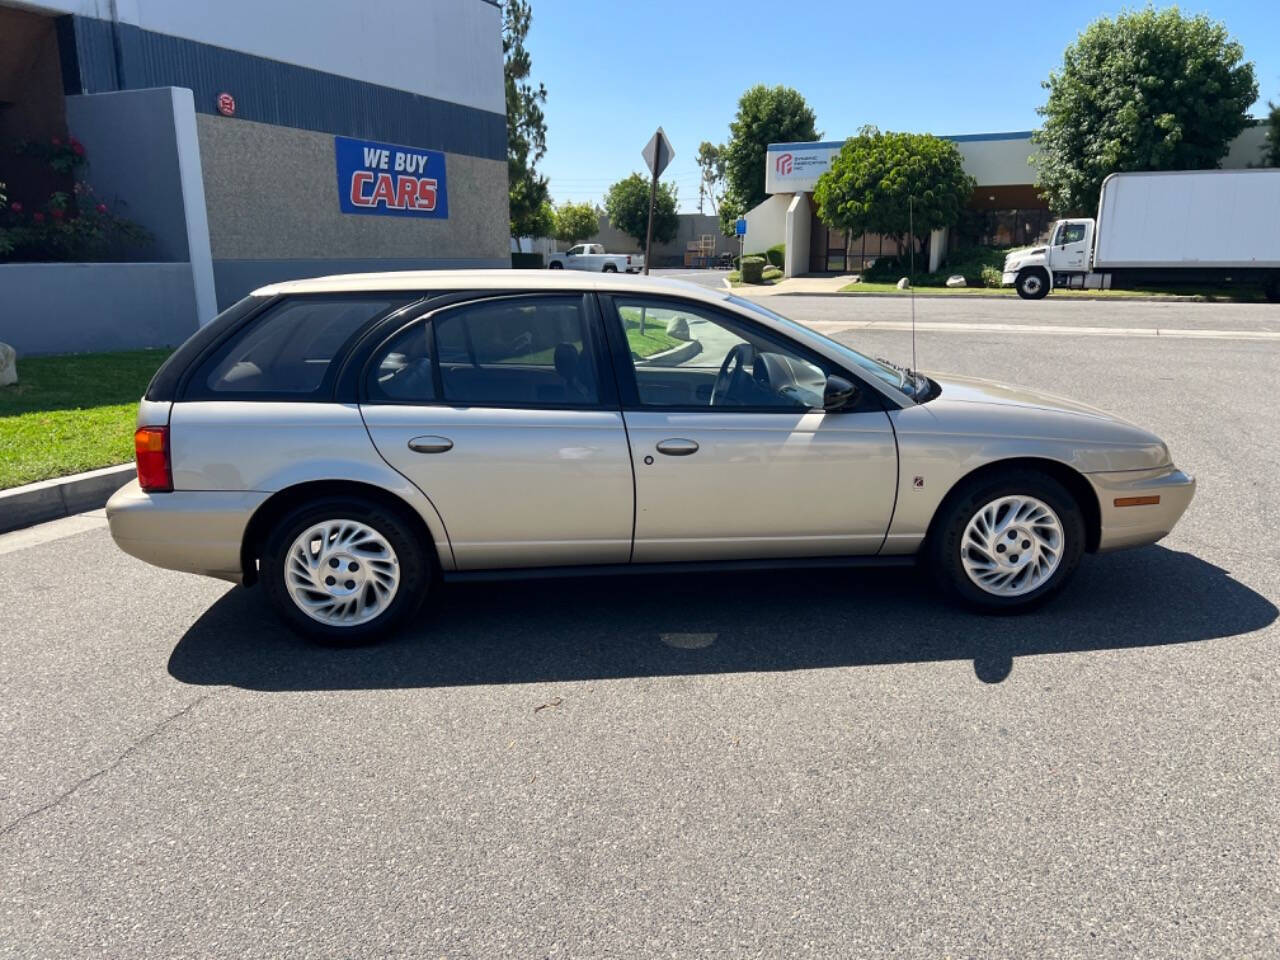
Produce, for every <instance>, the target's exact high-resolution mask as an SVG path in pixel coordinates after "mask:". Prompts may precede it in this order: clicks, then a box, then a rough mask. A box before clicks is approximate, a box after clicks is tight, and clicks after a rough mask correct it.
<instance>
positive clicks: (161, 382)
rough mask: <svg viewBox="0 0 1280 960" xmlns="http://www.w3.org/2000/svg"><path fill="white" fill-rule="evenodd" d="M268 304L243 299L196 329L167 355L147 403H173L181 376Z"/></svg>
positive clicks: (148, 394) (150, 388)
mask: <svg viewBox="0 0 1280 960" xmlns="http://www.w3.org/2000/svg"><path fill="white" fill-rule="evenodd" d="M266 302H267V298H266V297H245V298H244V299H243V300H241V301H240V302H239V303H235V304H232V305H231V306H230V307H228V308H227V309H226V310H223V311H222V312H221V313H220V314H218V315H217V316H216V317H214V318H213V319H212V320H210V321H209V322H208V323H206V324H205V325H204V326H203V327H201V328H200V329H198V330H197V331H196V332H195V333H193V334H192V335H191V336H190V337H188V338H187V340H186V342H185V343H183V344H182V346H180V347H179V348H178V349H177V350H175V351H174V352H173V353H171V354H169V359H167V360H166V361H165V362H164V363H162V364H161V365H160V369H159V370H157V371H156V375H155V376H154V377H152V378H151V383H150V384H149V385H148V386H147V399H148V400H172V399H174V397H176V396H177V393H178V382H179V381H180V380H181V379H182V375H183V374H184V373H186V372H187V370H189V369H190V368H191V365H192V364H194V363H195V362H196V361H197V360H199V359H200V355H201V354H202V353H204V352H205V350H207V349H209V348H210V347H212V346H213V345H214V344H215V343H217V342H218V341H219V340H220V339H222V336H223V334H225V333H227V331H229V330H232V329H234V328H235V327H237V326H239V325H240V323H241V322H243V321H244V319H245V318H246V317H248V316H249V314H251V313H253V311H255V310H257V309H258V308H259V307H261V306H262V305H263V304H264V303H266Z"/></svg>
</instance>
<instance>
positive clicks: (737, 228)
mask: <svg viewBox="0 0 1280 960" xmlns="http://www.w3.org/2000/svg"><path fill="white" fill-rule="evenodd" d="M733 232H734V235H735V236H738V237H745V236H746V235H747V218H746V217H739V218H738V219H737V222H736V223H734V225H733Z"/></svg>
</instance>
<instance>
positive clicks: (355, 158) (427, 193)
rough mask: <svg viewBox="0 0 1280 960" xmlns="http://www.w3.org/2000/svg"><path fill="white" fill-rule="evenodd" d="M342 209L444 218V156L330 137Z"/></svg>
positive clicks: (446, 202)
mask: <svg viewBox="0 0 1280 960" xmlns="http://www.w3.org/2000/svg"><path fill="white" fill-rule="evenodd" d="M333 152H334V156H335V158H336V159H337V163H338V205H339V206H340V208H341V209H342V212H343V213H364V214H373V215H376V216H381V217H434V218H435V219H438V220H445V219H448V216H449V192H448V189H447V188H446V185H445V171H444V154H443V153H441V152H440V151H439V150H422V149H420V148H418V147H401V146H397V145H396V144H394V143H377V142H376V141H373V140H353V139H352V138H351V137H334V138H333Z"/></svg>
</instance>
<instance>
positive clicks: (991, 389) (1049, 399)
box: [930, 373, 1132, 426]
mask: <svg viewBox="0 0 1280 960" xmlns="http://www.w3.org/2000/svg"><path fill="white" fill-rule="evenodd" d="M930 376H932V377H933V379H934V380H936V381H937V382H938V384H939V385H940V386H941V387H942V397H941V399H944V400H948V401H952V402H955V403H985V404H995V405H997V406H1002V407H1024V408H1027V409H1030V410H1045V411H1055V412H1059V413H1075V414H1080V415H1081V416H1086V417H1097V418H1098V419H1100V420H1110V421H1113V422H1115V423H1125V424H1126V425H1128V426H1132V424H1128V423H1127V421H1124V420H1121V419H1120V418H1119V417H1117V416H1114V415H1112V414H1110V413H1107V412H1106V411H1105V410H1099V409H1098V408H1097V407H1092V406H1090V405H1089V404H1087V403H1081V402H1080V401H1078V400H1071V399H1069V398H1068V397H1059V396H1056V395H1054V394H1052V393H1044V392H1042V391H1039V390H1030V389H1028V388H1026V387H1016V386H1013V385H1012V384H1008V383H999V382H997V381H995V380H982V379H979V378H978V377H960V376H955V375H953V374H949V373H942V374H937V375H933V374H930Z"/></svg>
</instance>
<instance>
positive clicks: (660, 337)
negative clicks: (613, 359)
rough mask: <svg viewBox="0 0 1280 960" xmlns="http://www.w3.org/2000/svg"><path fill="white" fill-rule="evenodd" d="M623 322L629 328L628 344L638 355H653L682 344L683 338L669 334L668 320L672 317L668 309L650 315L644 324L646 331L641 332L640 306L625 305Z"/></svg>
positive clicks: (621, 311)
mask: <svg viewBox="0 0 1280 960" xmlns="http://www.w3.org/2000/svg"><path fill="white" fill-rule="evenodd" d="M619 312H620V313H621V314H622V324H623V326H624V327H626V330H627V344H628V345H629V346H630V347H631V352H632V353H634V354H635V355H636V356H638V357H651V356H653V355H654V354H655V353H662V352H663V351H664V350H671V349H674V348H675V347H678V346H680V344H681V343H683V342H684V341H683V340H677V339H676V338H675V337H672V336H668V334H667V321H668V320H669V319H671V318H670V317H669V316H667V314H669V313H670V311H668V310H664V311H659V312H658V314H657V315H656V316H649V317H648V318H647V320H646V322H645V325H644V333H641V332H640V308H639V307H623V308H622V309H621V310H620V311H619Z"/></svg>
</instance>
